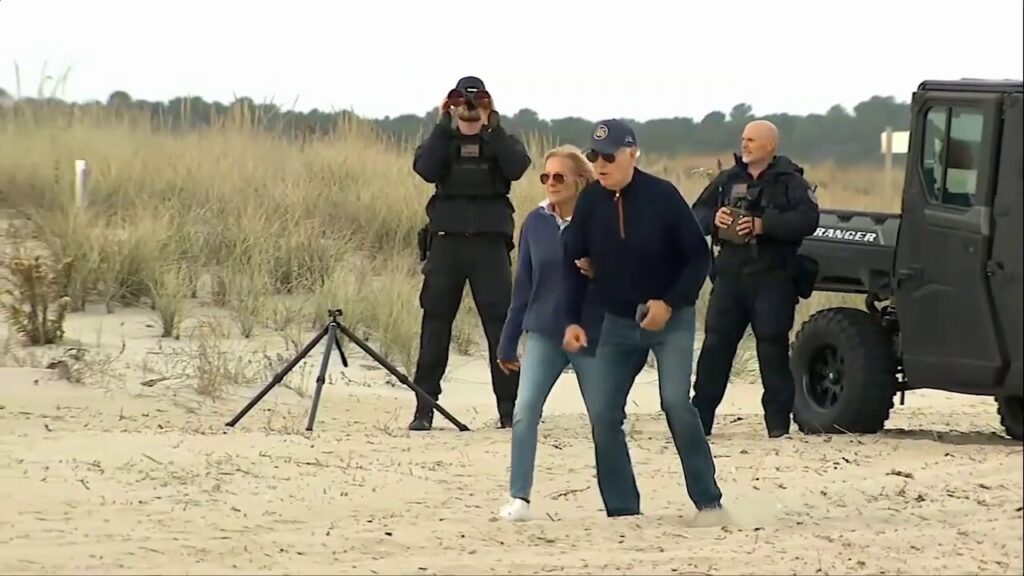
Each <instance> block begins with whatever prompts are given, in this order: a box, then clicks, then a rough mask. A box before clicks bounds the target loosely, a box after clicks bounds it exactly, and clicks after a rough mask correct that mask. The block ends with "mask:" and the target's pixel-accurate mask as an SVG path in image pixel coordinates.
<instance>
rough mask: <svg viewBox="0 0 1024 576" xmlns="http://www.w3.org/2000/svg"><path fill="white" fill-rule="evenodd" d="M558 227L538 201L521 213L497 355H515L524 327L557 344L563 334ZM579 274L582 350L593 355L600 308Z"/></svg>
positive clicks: (563, 286) (602, 314)
mask: <svg viewBox="0 0 1024 576" xmlns="http://www.w3.org/2000/svg"><path fill="white" fill-rule="evenodd" d="M561 234H562V231H561V229H560V226H559V223H558V220H557V218H556V216H555V215H554V214H553V213H550V212H548V211H547V209H546V208H545V207H544V206H543V205H541V206H540V207H537V208H535V209H534V210H532V211H531V212H530V213H529V214H527V215H526V219H525V220H524V221H523V225H522V228H521V230H520V232H519V262H518V264H517V267H516V277H515V282H514V285H513V288H512V305H511V306H510V307H509V310H508V318H507V319H506V320H505V327H504V328H503V329H502V331H501V341H500V342H499V343H498V359H500V360H514V359H515V358H516V357H517V355H516V350H517V349H518V347H519V338H520V337H521V336H522V334H523V331H524V330H525V331H527V332H537V333H538V334H542V335H544V336H548V337H550V338H552V339H554V340H555V341H557V342H558V344H559V345H561V342H562V338H563V336H564V335H565V328H566V326H568V324H567V323H566V322H565V318H566V312H565V293H566V290H565V277H566V274H564V273H563V272H562V238H561ZM576 275H577V276H579V277H580V278H582V279H583V281H584V286H583V293H582V294H581V297H580V307H581V310H582V312H581V315H582V318H583V319H582V325H583V327H584V329H585V330H586V331H587V339H588V343H587V344H588V345H587V347H586V348H584V349H583V350H581V351H580V353H581V354H585V355H589V356H592V355H593V353H594V351H595V350H596V349H597V342H598V336H599V335H600V332H601V323H602V319H603V317H604V312H603V310H602V309H601V308H600V306H599V305H598V302H597V299H596V295H595V294H594V293H593V290H592V289H590V290H588V289H587V286H586V284H587V282H586V280H587V278H586V276H584V275H583V274H582V273H580V272H579V270H578V269H577V270H576Z"/></svg>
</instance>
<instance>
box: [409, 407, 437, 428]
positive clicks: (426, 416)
mask: <svg viewBox="0 0 1024 576" xmlns="http://www.w3.org/2000/svg"><path fill="white" fill-rule="evenodd" d="M433 426H434V409H433V408H431V407H430V405H429V404H425V403H420V404H417V405H416V412H415V413H414V414H413V416H412V422H409V430H414V431H418V432H422V431H426V430H430V429H431V428H433Z"/></svg>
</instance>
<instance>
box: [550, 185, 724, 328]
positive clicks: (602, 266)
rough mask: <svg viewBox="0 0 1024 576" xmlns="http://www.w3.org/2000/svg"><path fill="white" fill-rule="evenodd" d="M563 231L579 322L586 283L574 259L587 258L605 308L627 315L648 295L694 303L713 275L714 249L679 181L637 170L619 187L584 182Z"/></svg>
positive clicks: (569, 299)
mask: <svg viewBox="0 0 1024 576" xmlns="http://www.w3.org/2000/svg"><path fill="white" fill-rule="evenodd" d="M563 237H564V240H565V252H564V258H563V265H562V267H563V273H564V274H565V283H566V290H567V294H566V314H567V315H568V318H567V320H568V322H569V323H570V324H579V323H580V322H581V316H582V307H583V298H584V296H585V294H586V289H587V278H586V277H584V276H581V275H580V274H579V270H578V268H577V266H576V263H575V261H576V260H577V259H580V258H589V259H590V262H591V265H592V267H593V270H594V278H593V280H592V282H593V283H594V287H595V288H596V291H597V294H598V295H599V297H600V300H601V303H602V304H603V306H604V308H605V310H606V311H607V312H609V313H611V314H615V315H616V316H622V317H625V318H633V317H634V316H635V314H636V308H637V306H638V305H639V304H642V303H645V302H647V301H648V300H663V301H664V302H665V303H666V304H668V305H669V307H671V308H672V309H673V310H677V309H679V308H682V307H686V306H693V305H694V304H695V303H696V302H697V296H698V295H699V294H700V289H701V287H702V286H703V285H704V281H705V280H706V279H707V277H708V270H709V267H710V263H711V252H710V249H709V247H708V243H707V241H706V240H705V239H704V234H703V232H702V231H701V228H700V225H699V224H698V223H697V219H696V218H695V217H694V215H693V212H692V211H691V210H690V206H689V204H687V203H686V200H685V199H684V198H683V196H682V195H681V194H680V193H679V189H678V188H676V187H675V185H674V184H672V183H671V182H669V181H668V180H665V179H663V178H659V177H657V176H655V175H653V174H650V173H648V172H645V171H643V170H641V169H639V168H634V171H633V178H632V179H631V180H630V182H629V184H628V185H626V187H625V188H623V189H622V190H621V191H614V190H609V189H607V188H605V187H604V186H602V185H601V184H600V182H598V181H595V182H592V183H591V184H589V185H588V186H587V187H586V188H584V189H583V191H582V192H581V193H580V197H579V200H578V201H577V203H576V210H575V211H574V212H573V218H572V222H571V223H570V224H569V226H568V227H567V228H566V229H565V232H564V233H563Z"/></svg>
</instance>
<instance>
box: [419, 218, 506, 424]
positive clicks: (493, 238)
mask: <svg viewBox="0 0 1024 576" xmlns="http://www.w3.org/2000/svg"><path fill="white" fill-rule="evenodd" d="M467 281H468V282H469V287H470V290H471V291H472V295H473V301H474V302H475V304H476V308H477V311H478V312H479V314H480V321H481V323H482V324H483V329H484V335H485V337H486V339H487V358H488V365H489V366H490V371H491V386H492V388H493V389H494V396H495V400H496V402H497V407H498V413H499V415H506V416H509V417H511V415H512V409H513V407H514V406H515V403H516V393H517V391H518V389H519V375H518V372H512V373H511V374H510V375H506V374H505V373H504V372H502V371H501V368H500V367H499V366H498V360H497V352H498V340H499V339H500V337H501V330H502V327H503V326H504V324H505V317H506V315H507V313H508V308H509V304H510V303H511V300H512V263H511V257H510V255H509V245H508V243H507V237H505V236H502V235H498V234H487V235H483V234H481V235H472V236H467V235H460V234H439V235H436V236H434V238H433V241H432V242H431V247H430V252H429V253H428V254H427V259H426V262H425V263H424V265H423V286H422V288H421V290H420V307H422V308H423V323H422V327H421V330H420V353H419V358H418V359H417V361H416V374H415V376H414V377H413V381H414V382H415V383H416V385H417V386H419V387H420V388H422V389H423V391H424V392H426V393H427V394H429V395H430V396H431V397H432V398H434V399H435V400H437V399H438V397H439V396H440V395H441V378H442V377H443V376H444V373H445V370H446V369H447V368H448V350H449V347H450V345H451V339H452V323H453V322H454V321H455V315H456V313H457V312H458V311H459V305H460V304H461V303H462V294H463V290H464V289H465V285H466V282H467ZM418 398H419V397H418V396H417V399H418ZM429 410H430V407H429V406H427V405H426V404H424V403H423V402H421V401H419V400H417V412H418V413H422V412H423V411H429Z"/></svg>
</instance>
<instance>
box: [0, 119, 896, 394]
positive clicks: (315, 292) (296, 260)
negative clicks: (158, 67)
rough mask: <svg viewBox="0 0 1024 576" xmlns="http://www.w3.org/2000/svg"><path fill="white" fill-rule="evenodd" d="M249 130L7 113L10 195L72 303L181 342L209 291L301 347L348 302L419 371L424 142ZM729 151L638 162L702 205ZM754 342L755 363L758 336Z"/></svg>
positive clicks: (251, 326)
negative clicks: (415, 153) (80, 205)
mask: <svg viewBox="0 0 1024 576" xmlns="http://www.w3.org/2000/svg"><path fill="white" fill-rule="evenodd" d="M249 125H250V122H249V121H248V120H247V119H246V118H244V117H242V116H238V115H236V116H234V117H230V118H224V119H221V121H220V122H217V123H216V125H215V126H214V127H212V128H209V129H205V130H199V131H194V132H188V133H172V132H170V131H162V130H154V129H152V128H151V127H150V126H149V124H148V123H147V122H145V121H144V120H143V119H142V118H134V117H131V116H126V115H125V114H124V113H123V112H120V113H118V114H117V115H114V114H112V113H110V112H107V111H104V110H103V109H102V108H92V109H90V108H86V109H77V110H72V109H69V108H66V107H59V106H53V107H50V108H47V109H45V110H39V109H27V108H23V107H21V106H20V105H15V106H14V107H12V108H8V109H0V151H2V152H0V157H2V161H0V207H2V208H6V209H13V210H14V211H15V212H16V214H17V215H18V216H19V217H21V218H24V219H27V220H28V221H29V222H31V226H30V227H29V231H28V232H27V235H29V236H30V237H31V239H32V240H33V241H34V242H35V243H36V244H37V245H39V246H40V247H42V248H45V250H46V251H48V253H49V258H51V259H52V260H53V261H54V262H64V261H70V262H73V266H71V267H70V268H69V270H70V272H69V273H68V277H67V278H64V279H63V282H64V286H65V291H66V295H67V296H68V297H69V298H70V307H69V308H70V311H69V313H70V314H74V313H76V312H77V311H81V310H82V309H83V308H84V307H85V306H86V305H87V304H91V303H103V304H104V305H106V306H107V309H108V311H110V312H111V313H115V314H116V310H117V308H118V307H124V306H145V307H149V308H151V309H152V310H153V315H154V319H155V320H156V321H157V322H158V323H159V325H160V331H161V334H162V336H164V337H176V336H177V334H178V328H179V326H180V322H181V320H182V318H183V317H184V315H185V314H186V311H187V304H188V303H189V302H193V301H200V302H202V303H203V304H205V305H213V306H218V307H221V308H223V309H225V310H227V311H228V312H229V314H230V317H231V318H232V320H233V322H234V325H235V328H236V329H237V333H238V334H239V335H241V336H242V337H243V338H251V337H253V336H254V335H256V334H258V333H261V332H266V331H269V332H272V333H277V334H280V335H281V336H282V338H284V339H285V341H287V342H290V343H291V345H292V346H298V345H299V344H300V341H303V340H304V339H305V337H306V335H307V334H309V333H311V331H312V330H315V329H317V328H319V327H320V326H322V324H323V322H325V321H326V311H327V309H328V308H333V307H341V308H342V309H344V311H345V320H346V322H347V323H348V324H349V325H350V326H352V327H353V328H354V329H355V330H357V331H358V332H359V333H360V334H361V335H363V336H364V337H366V338H367V339H368V340H369V341H370V342H371V343H372V344H373V345H374V346H375V347H377V348H378V349H379V350H380V351H381V352H382V354H384V355H385V356H386V357H387V358H389V360H391V361H393V362H395V363H396V364H397V365H398V366H399V367H400V368H402V369H404V370H405V371H406V372H407V373H408V374H410V376H411V374H412V371H413V366H414V364H415V358H416V353H417V348H418V341H419V331H420V311H419V302H418V293H419V288H420V280H421V278H420V263H419V261H418V259H417V253H416V242H415V239H416V231H417V229H419V228H420V227H421V226H422V224H423V223H424V220H425V214H424V211H423V207H424V205H425V203H426V201H427V199H428V197H429V195H430V194H431V192H432V189H431V187H430V186H429V185H428V184H426V183H424V182H422V181H421V180H419V179H418V178H417V177H416V175H415V174H414V173H413V172H412V170H411V157H412V147H411V146H412V145H410V144H406V145H400V144H396V143H393V142H390V141H388V140H387V139H385V138H381V137H379V136H378V135H377V134H375V133H374V132H373V131H372V130H371V129H370V128H369V127H368V126H367V125H366V124H364V123H361V122H359V121H357V120H346V121H345V122H343V123H340V124H339V125H338V126H337V127H336V129H335V130H334V132H333V133H332V134H330V135H328V136H325V137H322V138H319V139H306V140H303V141H301V142H297V141H295V140H290V139H287V138H284V137H282V136H278V135H275V134H272V133H266V132H262V131H256V130H253V129H251V128H250V127H248V126H249ZM527 145H528V148H529V150H530V153H531V155H532V157H533V158H534V159H535V160H534V166H533V167H532V168H531V170H530V171H529V172H528V173H527V174H526V176H524V178H523V179H522V180H521V181H520V182H518V183H516V184H515V185H514V186H513V190H512V199H513V202H514V204H515V206H516V208H517V216H518V218H517V221H521V219H522V217H523V216H524V215H525V214H526V212H528V211H529V210H530V209H531V208H532V207H533V206H535V205H536V203H537V202H538V201H540V200H541V199H542V198H543V190H542V188H541V187H540V185H539V184H538V183H537V175H538V172H539V171H540V170H541V169H542V166H541V165H540V158H542V157H543V153H544V151H545V150H546V149H547V148H548V147H549V146H550V145H552V143H551V142H544V141H541V140H538V139H530V140H528V142H527ZM77 158H84V159H87V160H88V161H89V163H90V165H91V171H92V173H91V180H90V196H89V203H88V206H86V207H85V208H84V209H77V208H76V207H75V205H74V197H73V188H74V184H73V180H74V174H73V166H74V161H75V159H77ZM717 160H721V161H722V162H724V163H726V164H729V163H730V162H731V159H730V155H729V154H728V153H724V154H722V155H721V156H720V157H713V156H708V157H701V158H692V157H687V158H664V157H661V158H659V157H654V156H653V155H644V156H643V157H642V158H641V166H642V167H643V168H645V169H648V170H650V171H652V172H654V173H657V174H660V175H663V176H665V177H667V178H669V179H671V180H673V181H674V182H675V183H676V184H677V185H678V186H679V187H680V189H681V190H682V191H683V193H684V196H686V198H687V199H688V200H690V201H692V200H694V199H695V198H696V196H697V194H699V192H700V190H701V188H702V187H703V186H704V183H705V180H704V179H703V178H702V176H701V175H700V174H699V171H700V169H709V168H714V167H715V163H716V161H717ZM797 160H798V161H799V159H797ZM806 168H807V176H808V178H809V179H810V180H812V181H813V182H815V183H816V184H818V186H819V189H818V196H819V199H820V201H821V203H822V205H823V206H824V207H842V208H850V209H869V210H898V207H899V198H898V196H896V195H894V194H892V193H887V192H886V187H885V183H884V181H883V175H882V174H881V173H880V172H879V171H877V170H871V169H865V168H841V167H837V166H832V165H821V166H807V167H806ZM898 184H899V183H898V182H894V183H893V185H892V188H891V189H893V190H895V189H898ZM707 290H708V287H705V291H704V294H705V295H704V298H706V294H707ZM704 298H702V301H701V303H700V309H699V317H702V316H703V311H704ZM837 303H845V304H850V305H854V306H860V305H861V302H860V301H859V300H858V299H849V298H841V297H837V296H834V295H829V294H822V295H816V296H814V297H813V298H812V299H811V300H810V301H806V302H802V303H801V305H800V309H799V311H798V312H799V314H798V316H799V317H800V319H802V318H805V317H806V316H807V315H808V314H809V313H811V312H813V311H814V310H816V309H819V308H821V307H823V306H829V305H835V304H837ZM454 334H455V336H454V342H453V346H454V347H455V350H456V351H458V352H463V353H470V352H474V351H475V352H479V351H481V349H482V342H483V331H482V328H481V326H480V323H479V320H478V318H477V316H476V312H475V310H473V305H472V300H471V298H470V296H469V291H468V289H467V290H466V292H465V294H464V303H463V309H462V311H461V312H460V314H459V317H458V319H457V320H456V326H455V329H454ZM743 354H744V358H747V359H748V360H749V359H752V358H753V355H752V353H751V351H750V350H749V348H748V349H746V350H745V351H744V352H743ZM742 361H743V360H741V362H742ZM749 369H754V370H756V365H755V366H754V367H752V368H749Z"/></svg>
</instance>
